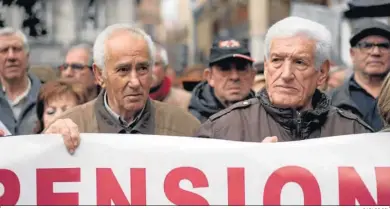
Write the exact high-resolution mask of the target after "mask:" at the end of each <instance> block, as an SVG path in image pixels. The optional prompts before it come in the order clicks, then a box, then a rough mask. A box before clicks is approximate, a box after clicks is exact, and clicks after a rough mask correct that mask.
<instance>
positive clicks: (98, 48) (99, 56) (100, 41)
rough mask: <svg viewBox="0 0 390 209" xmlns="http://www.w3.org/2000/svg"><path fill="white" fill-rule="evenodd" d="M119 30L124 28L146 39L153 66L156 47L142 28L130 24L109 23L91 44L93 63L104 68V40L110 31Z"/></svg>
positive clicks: (110, 33)
mask: <svg viewBox="0 0 390 209" xmlns="http://www.w3.org/2000/svg"><path fill="white" fill-rule="evenodd" d="M120 30H126V31H128V32H130V33H131V34H132V35H135V36H139V37H142V38H143V39H144V40H145V41H146V43H147V44H148V49H149V59H150V66H153V65H154V59H155V54H156V49H155V46H154V43H153V41H152V39H151V38H150V36H149V35H148V34H147V33H145V32H144V31H143V30H142V29H140V28H138V27H135V26H133V25H130V24H113V25H110V26H108V27H107V28H105V29H104V30H103V31H102V32H101V33H100V34H99V35H98V36H97V38H96V40H95V44H94V46H93V60H94V62H95V64H96V65H97V66H98V67H99V68H100V69H102V70H103V71H104V70H105V69H104V68H105V60H106V47H105V43H106V40H107V39H108V38H109V37H110V36H111V35H112V33H114V32H115V31H120Z"/></svg>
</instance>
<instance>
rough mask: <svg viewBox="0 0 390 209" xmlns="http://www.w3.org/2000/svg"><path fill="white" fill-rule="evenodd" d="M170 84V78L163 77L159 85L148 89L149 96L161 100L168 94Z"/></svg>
mask: <svg viewBox="0 0 390 209" xmlns="http://www.w3.org/2000/svg"><path fill="white" fill-rule="evenodd" d="M171 86H172V83H171V80H170V79H169V78H168V77H164V80H163V81H162V82H161V84H160V85H158V86H156V87H154V88H151V89H150V91H149V97H150V98H152V99H154V100H158V101H163V100H164V99H165V98H166V97H167V96H168V94H169V91H170V90H171Z"/></svg>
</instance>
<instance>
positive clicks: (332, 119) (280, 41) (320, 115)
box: [196, 17, 372, 142]
mask: <svg viewBox="0 0 390 209" xmlns="http://www.w3.org/2000/svg"><path fill="white" fill-rule="evenodd" d="M330 52H331V34H330V32H329V31H328V30H327V29H326V28H325V27H324V26H323V25H321V24H319V23H316V22H313V21H310V20H307V19H303V18H299V17H288V18H285V19H283V20H281V21H279V22H277V23H275V24H274V25H273V26H272V27H271V28H270V29H269V30H268V32H267V34H266V38H265V61H264V73H265V77H266V86H265V88H264V89H263V90H262V91H260V92H259V94H258V95H257V97H256V98H253V99H250V100H246V101H243V102H240V103H237V104H235V105H233V106H231V107H229V108H227V109H225V110H223V111H221V112H219V113H217V114H215V115H213V116H211V117H210V118H209V120H208V121H207V122H205V123H203V124H202V125H201V127H200V129H199V130H198V132H197V133H196V136H198V137H205V138H219V139H226V140H235V141H251V142H265V141H267V142H269V141H271V142H275V141H293V140H304V139H310V138H319V137H328V136H337V135H346V134H357V133H365V132H372V129H371V128H370V127H369V126H368V125H366V124H365V123H364V122H363V121H362V120H360V119H359V118H358V117H357V116H356V115H353V114H352V113H349V112H345V111H342V110H340V109H338V108H336V107H332V106H331V105H330V101H329V99H328V98H327V96H326V95H325V94H324V93H322V92H321V91H319V90H318V89H317V87H318V86H320V85H322V84H323V83H324V82H325V81H326V78H327V75H328V71H329V67H330V61H329V59H330Z"/></svg>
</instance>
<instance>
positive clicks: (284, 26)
mask: <svg viewBox="0 0 390 209" xmlns="http://www.w3.org/2000/svg"><path fill="white" fill-rule="evenodd" d="M297 35H305V36H307V37H308V38H310V39H313V40H315V41H316V49H315V50H316V52H315V53H316V54H315V60H316V61H315V66H316V70H320V67H321V65H322V64H323V63H324V62H325V61H326V60H330V57H331V49H332V47H331V44H332V36H331V34H330V32H329V30H328V29H327V28H326V27H325V26H323V25H321V24H319V23H317V22H314V21H311V20H308V19H304V18H301V17H287V18H285V19H283V20H280V21H279V22H277V23H275V24H274V25H272V26H271V28H269V29H268V31H267V34H266V35H265V48H264V52H265V57H266V59H269V56H270V50H271V42H272V40H273V39H275V38H282V37H284V38H288V37H294V36H297Z"/></svg>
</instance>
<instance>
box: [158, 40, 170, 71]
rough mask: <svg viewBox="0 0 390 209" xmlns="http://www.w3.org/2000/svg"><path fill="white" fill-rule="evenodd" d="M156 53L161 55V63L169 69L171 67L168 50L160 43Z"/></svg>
mask: <svg viewBox="0 0 390 209" xmlns="http://www.w3.org/2000/svg"><path fill="white" fill-rule="evenodd" d="M156 51H157V52H158V53H159V54H160V56H161V61H162V63H163V65H164V67H165V68H166V67H168V65H169V60H168V52H167V50H166V49H165V48H164V47H163V46H162V45H161V44H159V43H156Z"/></svg>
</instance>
